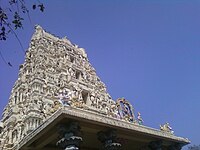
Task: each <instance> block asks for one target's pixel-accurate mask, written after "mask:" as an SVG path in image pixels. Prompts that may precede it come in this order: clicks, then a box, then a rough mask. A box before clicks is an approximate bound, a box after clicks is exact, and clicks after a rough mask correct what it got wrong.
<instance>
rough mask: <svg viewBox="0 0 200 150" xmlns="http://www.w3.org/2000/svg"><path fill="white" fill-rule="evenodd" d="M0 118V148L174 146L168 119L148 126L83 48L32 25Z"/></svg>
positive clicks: (165, 149) (143, 149) (164, 149)
mask: <svg viewBox="0 0 200 150" xmlns="http://www.w3.org/2000/svg"><path fill="white" fill-rule="evenodd" d="M18 76H19V77H18V79H17V81H16V82H15V84H14V86H13V89H12V91H11V95H10V98H9V102H8V104H7V105H6V107H5V109H4V111H3V114H2V119H1V122H0V150H79V149H81V150H180V149H181V148H182V147H183V146H184V145H186V144H188V143H189V142H190V141H189V140H188V139H185V138H182V137H177V136H175V135H174V134H173V131H172V129H171V127H170V126H169V124H168V123H166V124H165V125H162V126H160V128H161V129H159V130H158V129H153V128H150V127H146V126H144V125H143V120H142V117H141V115H140V113H138V115H137V117H135V115H134V109H133V107H132V105H131V104H130V102H129V101H128V100H126V99H125V98H119V99H117V100H116V101H114V100H113V99H112V98H111V96H110V95H109V94H108V92H107V91H106V86H105V84H104V83H103V82H102V81H101V80H100V78H99V77H98V76H97V74H96V71H95V69H94V68H93V67H92V65H91V64H90V63H89V60H88V58H87V54H86V52H85V50H84V49H83V48H80V47H79V46H77V45H75V44H73V43H71V42H70V41H69V40H68V39H67V38H66V37H64V38H58V37H55V36H53V35H52V34H50V33H47V32H46V31H45V30H43V29H42V28H41V27H40V26H36V28H35V33H34V34H33V36H32V39H31V42H30V46H29V48H28V50H27V52H26V56H25V62H24V63H23V64H22V65H21V66H20V68H19V75H18Z"/></svg>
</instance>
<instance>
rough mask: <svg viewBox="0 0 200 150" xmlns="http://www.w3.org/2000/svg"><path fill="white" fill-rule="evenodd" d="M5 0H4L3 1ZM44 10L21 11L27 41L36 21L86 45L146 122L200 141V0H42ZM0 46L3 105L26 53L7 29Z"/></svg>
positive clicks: (100, 70) (105, 77) (110, 83)
mask: <svg viewBox="0 0 200 150" xmlns="http://www.w3.org/2000/svg"><path fill="white" fill-rule="evenodd" d="M1 2H3V1H1ZM31 2H34V1H29V3H31ZM42 2H44V5H45V7H46V9H45V12H44V13H40V12H39V11H35V12H34V13H31V14H30V15H31V22H30V21H29V20H28V19H27V17H25V19H26V20H25V21H24V29H23V30H20V31H18V32H17V33H18V36H19V38H20V40H21V41H22V44H23V46H24V48H25V49H27V48H28V45H29V42H30V39H31V36H32V34H33V32H34V25H35V24H40V25H41V26H42V27H43V28H44V29H46V31H49V32H51V33H53V34H55V35H58V36H60V37H64V36H67V37H68V38H69V39H70V40H71V41H72V42H73V43H75V44H78V45H79V46H80V47H83V48H85V49H86V52H87V54H88V57H89V60H90V62H91V64H92V65H93V66H94V67H95V69H96V71H97V74H98V75H99V77H100V78H101V80H102V81H103V82H104V83H105V84H106V86H107V89H108V92H109V93H110V95H111V96H112V98H113V99H115V100H116V99H117V98H119V97H125V98H126V99H127V100H129V101H131V103H132V105H133V107H134V109H135V113H137V112H138V111H140V112H141V114H142V117H143V120H144V124H145V125H147V126H150V127H154V128H159V125H160V124H164V123H165V122H169V123H170V124H171V126H172V128H173V130H174V131H175V135H178V136H183V137H187V138H189V139H190V140H191V141H192V144H200V119H199V118H200V117H199V115H200V1H199V0H123V1H122V0H101V1H100V0H84V1H83V0H59V1H58V0H57V1H47V0H46V1H42ZM0 51H1V53H2V54H3V56H4V57H5V59H6V60H7V61H10V62H11V64H12V65H13V67H9V66H8V65H6V64H5V63H4V62H3V61H2V59H0V112H2V110H3V107H4V106H5V105H6V104H7V102H8V98H9V95H10V91H11V89H12V86H13V84H14V82H15V80H16V79H17V77H18V68H19V65H20V64H22V63H23V62H24V54H23V53H22V50H21V47H20V46H19V43H18V42H17V40H16V38H15V37H14V36H13V35H11V36H10V37H9V39H8V40H7V41H6V42H1V43H0Z"/></svg>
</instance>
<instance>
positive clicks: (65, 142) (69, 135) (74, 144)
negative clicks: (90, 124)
mask: <svg viewBox="0 0 200 150" xmlns="http://www.w3.org/2000/svg"><path fill="white" fill-rule="evenodd" d="M80 129H81V128H80V126H79V124H78V122H69V123H68V124H67V125H59V126H58V133H59V135H60V140H59V141H58V142H57V143H56V145H57V146H59V147H60V148H62V149H63V150H79V149H80V144H81V142H82V137H81V132H80Z"/></svg>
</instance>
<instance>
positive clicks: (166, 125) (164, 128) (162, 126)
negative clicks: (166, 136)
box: [160, 122, 174, 134]
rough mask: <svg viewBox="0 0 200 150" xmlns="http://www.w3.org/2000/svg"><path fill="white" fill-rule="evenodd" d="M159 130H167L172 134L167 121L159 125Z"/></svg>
mask: <svg viewBox="0 0 200 150" xmlns="http://www.w3.org/2000/svg"><path fill="white" fill-rule="evenodd" d="M160 130H161V131H164V132H168V133H171V134H174V131H173V130H172V127H170V125H169V123H168V122H167V123H165V124H164V125H160Z"/></svg>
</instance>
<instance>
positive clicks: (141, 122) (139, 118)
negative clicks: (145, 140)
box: [137, 112, 144, 125]
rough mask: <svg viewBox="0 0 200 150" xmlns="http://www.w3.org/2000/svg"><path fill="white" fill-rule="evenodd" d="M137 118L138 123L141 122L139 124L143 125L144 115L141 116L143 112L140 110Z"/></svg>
mask: <svg viewBox="0 0 200 150" xmlns="http://www.w3.org/2000/svg"><path fill="white" fill-rule="evenodd" d="M137 119H138V123H139V125H143V122H144V121H143V119H142V117H141V114H140V112H138V116H137Z"/></svg>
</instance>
